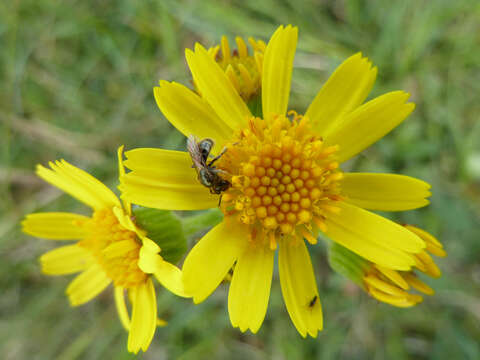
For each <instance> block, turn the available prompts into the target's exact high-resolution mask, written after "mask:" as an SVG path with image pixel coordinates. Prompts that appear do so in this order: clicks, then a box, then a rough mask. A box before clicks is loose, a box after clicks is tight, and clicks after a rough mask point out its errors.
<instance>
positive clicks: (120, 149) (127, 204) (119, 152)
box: [117, 145, 132, 216]
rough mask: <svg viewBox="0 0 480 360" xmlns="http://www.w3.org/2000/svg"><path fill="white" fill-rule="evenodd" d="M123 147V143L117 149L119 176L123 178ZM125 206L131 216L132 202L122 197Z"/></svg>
mask: <svg viewBox="0 0 480 360" xmlns="http://www.w3.org/2000/svg"><path fill="white" fill-rule="evenodd" d="M123 148H124V146H123V145H121V146H119V147H118V149H117V159H118V178H119V179H121V178H122V177H123V176H124V175H125V166H124V165H123ZM122 203H123V207H124V208H125V211H126V212H127V213H128V215H129V216H131V215H132V204H130V202H128V201H127V200H126V199H122Z"/></svg>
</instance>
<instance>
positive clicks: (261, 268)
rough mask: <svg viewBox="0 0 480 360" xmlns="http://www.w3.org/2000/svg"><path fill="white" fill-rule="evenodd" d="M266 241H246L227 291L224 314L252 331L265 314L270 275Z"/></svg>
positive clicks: (271, 261)
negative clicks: (263, 242)
mask: <svg viewBox="0 0 480 360" xmlns="http://www.w3.org/2000/svg"><path fill="white" fill-rule="evenodd" d="M273 255H274V251H272V250H270V247H269V246H268V244H265V245H263V244H249V246H247V248H246V249H245V251H244V252H243V254H242V255H241V256H240V257H239V258H238V260H237V263H236V265H235V270H234V272H233V277H232V282H231V285H230V290H229V292H228V313H229V314H230V321H231V322H232V325H233V326H234V327H239V328H240V331H242V332H243V331H246V330H247V329H250V331H251V332H252V333H254V334H255V333H256V332H257V331H258V329H260V326H261V325H262V322H263V319H264V318H265V314H266V313H267V306H268V299H269V297H270V286H271V283H272V274H273Z"/></svg>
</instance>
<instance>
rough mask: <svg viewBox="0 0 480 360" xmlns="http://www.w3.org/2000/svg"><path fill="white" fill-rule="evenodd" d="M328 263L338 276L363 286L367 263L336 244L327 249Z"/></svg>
mask: <svg viewBox="0 0 480 360" xmlns="http://www.w3.org/2000/svg"><path fill="white" fill-rule="evenodd" d="M328 263H329V264H330V267H331V268H332V269H333V270H334V271H336V272H337V273H339V274H340V275H343V276H345V277H346V278H348V279H350V280H352V281H353V282H355V283H357V284H358V285H360V286H363V275H364V273H365V269H366V268H367V267H368V261H367V260H365V259H364V258H362V257H360V256H358V255H357V254H355V253H353V252H351V251H350V250H348V249H347V248H344V247H343V246H341V245H339V244H337V243H333V244H332V245H331V246H330V247H329V249H328Z"/></svg>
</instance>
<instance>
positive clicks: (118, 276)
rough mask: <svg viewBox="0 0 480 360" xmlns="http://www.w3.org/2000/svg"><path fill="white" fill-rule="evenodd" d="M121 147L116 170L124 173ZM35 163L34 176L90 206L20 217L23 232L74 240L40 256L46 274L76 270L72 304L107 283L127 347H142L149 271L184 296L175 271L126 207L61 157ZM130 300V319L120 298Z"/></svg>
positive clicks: (149, 314) (151, 302)
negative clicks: (82, 211) (83, 210)
mask: <svg viewBox="0 0 480 360" xmlns="http://www.w3.org/2000/svg"><path fill="white" fill-rule="evenodd" d="M121 154H122V147H121V148H119V151H118V156H119V167H120V174H122V173H124V167H123V164H122V158H121ZM50 168H51V169H48V168H45V167H43V166H41V165H38V166H37V175H38V176H40V177H41V178H42V179H44V180H45V181H47V182H49V183H50V184H52V185H54V186H56V187H58V188H59V189H62V190H63V191H65V192H66V193H68V194H70V195H71V196H73V197H74V198H76V199H78V200H79V201H81V202H83V203H84V204H86V205H88V206H90V207H91V208H92V209H93V214H92V216H91V217H87V216H83V215H78V214H73V213H63V212H50V213H34V214H29V215H27V216H26V218H25V220H24V221H23V222H22V227H23V231H24V232H25V233H27V234H30V235H33V236H37V237H41V238H46V239H52V240H78V241H77V242H76V243H75V244H70V245H65V246H62V247H60V248H58V249H55V250H52V251H49V252H47V253H45V254H43V255H42V256H41V257H40V264H41V266H42V271H43V273H45V274H48V275H65V274H73V273H77V272H81V273H80V274H79V275H78V276H77V277H76V278H75V279H74V280H73V281H72V282H71V283H70V285H69V286H68V287H67V289H66V294H67V296H68V298H69V299H70V303H71V305H72V306H78V305H81V304H84V303H86V302H88V301H90V300H91V299H93V298H94V297H95V296H97V295H98V294H100V293H101V292H102V291H103V290H104V289H105V288H106V287H107V286H108V285H109V284H110V283H113V286H114V294H115V303H116V305H117V310H118V314H119V317H120V320H121V322H122V324H123V326H124V327H125V329H126V330H127V331H128V332H129V335H128V351H130V352H134V353H137V352H138V351H139V350H140V349H142V350H143V351H146V350H147V348H148V346H149V345H150V342H151V341H152V339H153V335H154V333H155V328H156V327H157V325H163V324H165V322H164V321H163V320H160V319H158V318H157V303H156V296H155V289H154V286H153V282H152V279H151V276H150V274H154V275H155V277H156V278H157V280H158V281H159V282H160V283H161V284H162V285H163V286H164V287H166V288H167V289H168V290H170V291H171V292H173V293H174V294H176V295H179V296H183V297H187V295H186V293H185V290H184V287H183V284H182V281H181V271H180V270H179V269H178V268H177V267H176V266H174V265H172V264H170V263H168V262H166V261H164V260H163V259H162V258H161V256H160V255H159V254H158V253H159V252H160V248H159V246H158V245H157V244H155V243H154V242H153V241H152V240H150V239H149V238H148V237H147V236H146V235H147V234H146V233H145V231H144V230H142V229H140V228H139V227H138V226H136V225H135V223H134V221H133V220H132V212H131V206H130V204H129V203H128V202H124V203H123V205H122V203H120V200H119V199H118V198H117V196H116V195H115V194H114V193H113V192H112V191H111V190H110V189H109V188H107V187H106V186H105V185H104V184H103V183H101V182H100V181H98V180H97V179H96V178H94V177H93V176H91V175H89V174H88V173H86V172H84V171H83V170H80V169H79V168H77V167H75V166H73V165H71V164H69V163H68V162H66V161H65V160H59V161H56V162H55V163H50ZM125 292H127V293H128V297H129V299H130V302H131V305H132V316H131V318H130V316H129V314H128V310H127V306H126V302H125V294H124V293H125Z"/></svg>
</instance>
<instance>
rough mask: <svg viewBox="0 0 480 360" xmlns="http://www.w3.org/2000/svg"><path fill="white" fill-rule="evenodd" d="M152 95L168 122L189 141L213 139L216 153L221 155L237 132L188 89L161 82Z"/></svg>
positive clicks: (176, 84) (175, 84)
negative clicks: (225, 144) (224, 147)
mask: <svg viewBox="0 0 480 360" xmlns="http://www.w3.org/2000/svg"><path fill="white" fill-rule="evenodd" d="M153 94H154V95H155V100H156V101H157V105H158V107H159V108H160V110H161V111H162V113H163V114H164V115H165V117H166V118H167V119H168V121H170V122H171V123H172V125H173V126H175V127H176V128H177V129H178V130H179V131H180V132H181V133H182V134H184V135H185V136H186V137H188V136H190V135H192V134H193V135H195V136H196V137H198V138H200V139H204V138H211V139H213V140H214V141H215V147H214V151H221V150H222V146H223V144H224V143H226V142H227V141H228V140H229V138H230V137H231V135H232V131H233V130H234V128H232V127H231V126H230V125H229V124H227V123H226V122H224V121H223V120H222V119H221V118H219V117H218V115H217V114H216V113H215V111H214V110H213V109H212V108H211V107H210V105H208V103H207V102H206V101H205V100H204V99H202V98H201V97H200V96H198V95H197V94H195V93H194V92H193V91H191V90H190V89H188V88H186V87H185V86H183V85H180V84H178V83H174V82H172V83H169V82H168V81H163V80H162V81H160V87H156V88H154V89H153Z"/></svg>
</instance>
